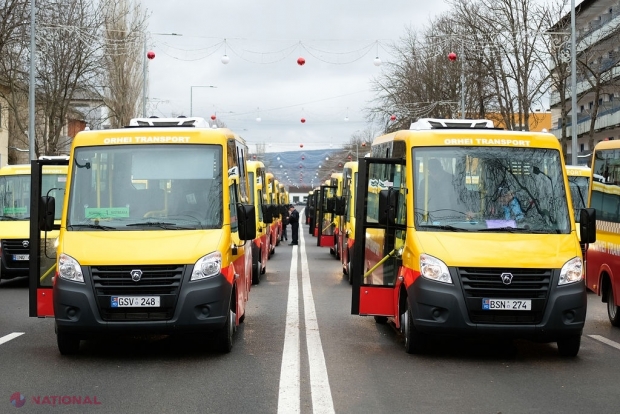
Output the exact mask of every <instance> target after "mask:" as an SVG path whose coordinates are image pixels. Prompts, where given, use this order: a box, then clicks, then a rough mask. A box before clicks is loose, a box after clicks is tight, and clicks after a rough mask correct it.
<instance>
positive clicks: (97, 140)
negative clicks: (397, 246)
mask: <svg viewBox="0 0 620 414" xmlns="http://www.w3.org/2000/svg"><path fill="white" fill-rule="evenodd" d="M247 156H248V150H247V145H246V143H245V141H244V140H243V139H242V138H241V137H240V136H238V135H237V134H235V133H233V132H232V131H230V130H228V129H225V128H217V129H213V128H210V127H209V125H208V123H207V122H206V121H205V120H204V119H202V118H177V119H163V118H162V119H158V118H142V119H134V120H132V121H131V123H130V126H129V127H127V128H121V129H110V130H99V131H83V132H80V133H79V134H77V135H76V137H75V138H74V140H73V143H72V147H71V152H70V156H69V158H68V159H66V160H59V159H41V160H36V161H32V162H31V170H32V171H31V172H32V174H31V182H30V195H29V211H30V216H31V220H30V222H29V223H30V231H29V239H30V240H29V246H28V247H29V250H28V253H27V255H28V256H27V257H26V258H27V259H29V276H30V280H29V282H30V306H29V314H30V316H36V317H54V319H55V330H56V337H57V344H58V348H59V350H60V352H61V354H73V353H76V352H78V351H79V346H80V341H81V340H82V339H88V338H91V337H96V336H102V335H109V334H114V333H164V334H169V333H182V332H191V333H197V334H201V333H204V332H207V331H211V332H213V338H212V339H213V341H214V343H215V344H216V347H217V348H218V349H219V350H221V351H222V352H229V351H230V350H231V348H232V344H233V334H234V332H235V330H236V327H237V326H238V325H239V324H240V323H242V322H243V320H244V318H245V316H246V302H247V301H248V298H249V292H250V288H251V285H252V284H253V283H254V284H257V283H259V282H260V275H261V274H262V273H264V272H265V270H266V260H267V258H268V257H269V255H270V254H273V252H274V249H275V246H276V245H277V244H278V243H279V240H280V237H281V235H282V223H281V222H282V217H281V210H282V204H283V203H287V202H288V194H287V193H286V191H285V190H284V187H283V186H280V185H279V183H278V182H277V180H276V179H275V177H274V176H273V174H270V173H269V172H267V171H265V168H264V166H263V165H262V164H261V163H256V162H249V161H248V160H247ZM67 163H68V164H69V165H68V167H67ZM63 168H64V169H65V172H66V178H65V179H63V180H60V179H57V180H56V181H55V182H53V183H50V182H49V180H50V179H49V178H48V174H49V171H51V170H53V171H57V170H60V169H63ZM61 184H62V185H61ZM65 184H66V185H65ZM7 188H9V187H7ZM8 199H10V197H9V198H8ZM12 205H14V207H6V208H7V209H11V208H13V209H15V210H14V212H19V213H23V211H22V210H23V207H19V206H18V204H17V203H14V204H12ZM20 208H21V209H20ZM5 211H7V212H10V210H5ZM59 212H61V213H60V217H58V213H59ZM57 219H60V220H57ZM24 254H25V253H24Z"/></svg>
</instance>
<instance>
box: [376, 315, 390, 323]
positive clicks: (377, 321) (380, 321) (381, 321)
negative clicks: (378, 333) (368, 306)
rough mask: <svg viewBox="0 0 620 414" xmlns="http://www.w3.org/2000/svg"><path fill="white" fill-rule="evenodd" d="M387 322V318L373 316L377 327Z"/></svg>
mask: <svg viewBox="0 0 620 414" xmlns="http://www.w3.org/2000/svg"><path fill="white" fill-rule="evenodd" d="M387 321H388V318H387V316H375V322H376V323H378V324H379V325H385V324H386V323H387Z"/></svg>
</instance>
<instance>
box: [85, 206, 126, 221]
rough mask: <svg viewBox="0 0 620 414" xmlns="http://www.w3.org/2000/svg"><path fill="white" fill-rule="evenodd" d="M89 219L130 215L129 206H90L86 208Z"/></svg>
mask: <svg viewBox="0 0 620 414" xmlns="http://www.w3.org/2000/svg"><path fill="white" fill-rule="evenodd" d="M84 214H85V215H86V218H88V219H100V218H117V217H129V208H128V207H109V208H89V207H86V208H85V209H84Z"/></svg>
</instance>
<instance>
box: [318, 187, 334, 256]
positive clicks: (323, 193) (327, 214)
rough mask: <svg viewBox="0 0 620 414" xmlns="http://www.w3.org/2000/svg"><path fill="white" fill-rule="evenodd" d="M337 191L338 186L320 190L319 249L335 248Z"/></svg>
mask: <svg viewBox="0 0 620 414" xmlns="http://www.w3.org/2000/svg"><path fill="white" fill-rule="evenodd" d="M337 189H338V187H336V186H331V185H322V186H321V189H320V190H319V203H318V205H317V210H316V211H317V213H318V214H317V216H316V219H317V228H318V237H317V240H316V245H317V246H319V247H331V248H333V247H334V227H335V225H334V207H335V203H334V201H335V198H334V197H335V195H336V190H337Z"/></svg>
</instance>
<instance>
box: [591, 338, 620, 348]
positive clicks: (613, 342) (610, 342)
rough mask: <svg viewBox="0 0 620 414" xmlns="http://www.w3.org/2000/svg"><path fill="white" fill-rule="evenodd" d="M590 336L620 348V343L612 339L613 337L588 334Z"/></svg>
mask: <svg viewBox="0 0 620 414" xmlns="http://www.w3.org/2000/svg"><path fill="white" fill-rule="evenodd" d="M588 336H589V337H590V338H592V339H595V340H597V341H599V342H602V343H604V344H607V345H609V346H611V347H614V348H616V349H620V344H619V343H618V342H615V341H612V340H611V339H607V338H605V337H604V336H600V335H588Z"/></svg>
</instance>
